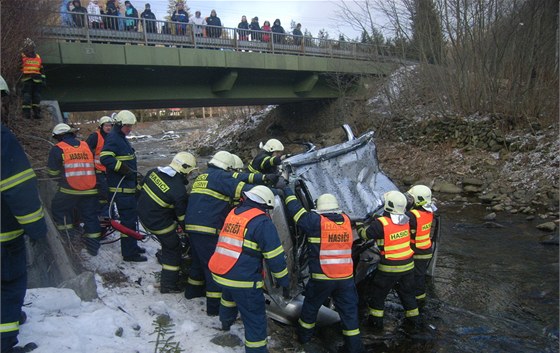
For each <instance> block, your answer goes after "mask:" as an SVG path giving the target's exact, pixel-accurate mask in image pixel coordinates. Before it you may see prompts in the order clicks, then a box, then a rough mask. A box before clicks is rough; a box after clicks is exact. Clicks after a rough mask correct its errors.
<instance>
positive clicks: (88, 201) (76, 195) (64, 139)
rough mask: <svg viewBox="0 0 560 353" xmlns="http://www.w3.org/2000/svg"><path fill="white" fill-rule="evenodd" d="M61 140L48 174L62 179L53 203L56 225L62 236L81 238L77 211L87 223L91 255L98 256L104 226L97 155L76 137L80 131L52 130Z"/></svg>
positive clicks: (52, 152) (60, 126)
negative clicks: (99, 214)
mask: <svg viewBox="0 0 560 353" xmlns="http://www.w3.org/2000/svg"><path fill="white" fill-rule="evenodd" d="M52 136H53V138H55V139H56V140H57V144H56V145H54V146H53V147H52V148H51V150H50V152H49V158H48V162H47V173H48V175H49V176H50V177H53V178H57V179H58V191H57V193H56V194H55V195H54V198H53V200H52V205H51V210H52V215H53V220H54V223H55V224H56V227H57V229H58V230H59V231H61V232H64V233H66V232H68V233H70V234H72V235H77V234H78V232H77V230H75V229H74V223H75V220H74V218H73V217H74V210H78V212H79V214H80V220H81V221H83V222H84V231H85V234H84V242H85V244H86V249H87V251H88V252H89V253H90V254H91V255H93V256H95V255H97V253H98V251H99V247H100V244H99V237H100V236H101V226H100V225H99V220H98V218H97V215H98V209H99V202H98V196H97V189H96V187H95V185H96V178H95V166H94V161H93V153H92V152H91V150H90V149H89V146H88V145H87V143H85V142H84V141H80V140H78V138H77V137H76V129H74V128H72V127H70V126H69V125H67V124H64V123H62V124H57V125H56V126H55V127H54V128H53V130H52Z"/></svg>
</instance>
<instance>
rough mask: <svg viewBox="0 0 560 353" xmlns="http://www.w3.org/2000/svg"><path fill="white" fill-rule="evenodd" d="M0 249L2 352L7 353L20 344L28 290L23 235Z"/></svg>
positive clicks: (3, 244)
mask: <svg viewBox="0 0 560 353" xmlns="http://www.w3.org/2000/svg"><path fill="white" fill-rule="evenodd" d="M0 247H1V248H2V293H1V294H2V301H1V304H2V305H1V312H2V314H1V316H2V325H3V326H2V352H5V351H7V350H9V349H10V348H12V347H13V346H15V345H16V344H17V343H18V339H17V335H18V333H19V319H20V315H21V307H22V305H23V299H24V297H25V291H26V289H27V259H26V253H25V240H24V239H23V235H21V236H19V237H17V238H16V239H14V240H11V241H8V242H4V243H2V245H1V246H0ZM4 325H5V326H4ZM4 331H6V332H4Z"/></svg>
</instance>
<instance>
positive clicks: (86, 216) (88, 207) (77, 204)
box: [51, 191, 101, 234]
mask: <svg viewBox="0 0 560 353" xmlns="http://www.w3.org/2000/svg"><path fill="white" fill-rule="evenodd" d="M51 207H52V216H53V220H54V222H55V223H56V225H57V226H62V225H66V229H70V228H72V225H73V223H74V219H73V212H74V209H77V210H78V213H79V214H80V218H81V221H83V222H84V230H85V232H86V233H88V234H96V233H101V226H100V225H99V219H98V218H97V214H98V209H99V202H98V196H97V195H71V194H66V193H63V192H60V191H59V192H57V193H56V194H55V195H54V197H53V200H52V204H51Z"/></svg>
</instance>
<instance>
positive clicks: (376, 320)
mask: <svg viewBox="0 0 560 353" xmlns="http://www.w3.org/2000/svg"><path fill="white" fill-rule="evenodd" d="M364 326H365V327H370V328H372V329H373V331H374V332H383V318H382V317H377V316H372V315H368V317H367V319H366V320H365V322H364Z"/></svg>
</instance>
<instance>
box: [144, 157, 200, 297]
mask: <svg viewBox="0 0 560 353" xmlns="http://www.w3.org/2000/svg"><path fill="white" fill-rule="evenodd" d="M195 170H197V167H196V158H195V157H194V156H193V155H192V154H191V153H189V152H179V153H177V154H176V155H175V156H174V157H173V159H172V160H171V163H170V164H169V165H168V166H165V167H157V168H155V169H152V170H150V171H148V172H147V173H146V177H145V178H144V180H143V181H142V189H141V191H140V197H139V198H138V204H137V205H138V207H137V212H138V218H139V219H140V222H142V225H143V226H144V228H145V229H146V230H147V231H149V232H150V233H152V234H155V235H156V236H157V238H158V239H159V242H160V244H161V249H162V251H161V257H160V258H159V260H160V262H161V266H162V270H161V277H160V292H161V293H177V292H180V291H181V289H180V288H179V286H178V284H177V281H178V279H179V270H180V264H181V253H182V251H181V250H182V247H181V239H180V237H179V234H178V232H177V230H178V228H177V227H178V226H179V227H180V229H181V230H182V229H184V228H185V211H186V209H187V201H188V196H187V190H186V188H185V186H186V185H187V184H188V176H189V175H190V174H191V173H192V172H193V171H195Z"/></svg>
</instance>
